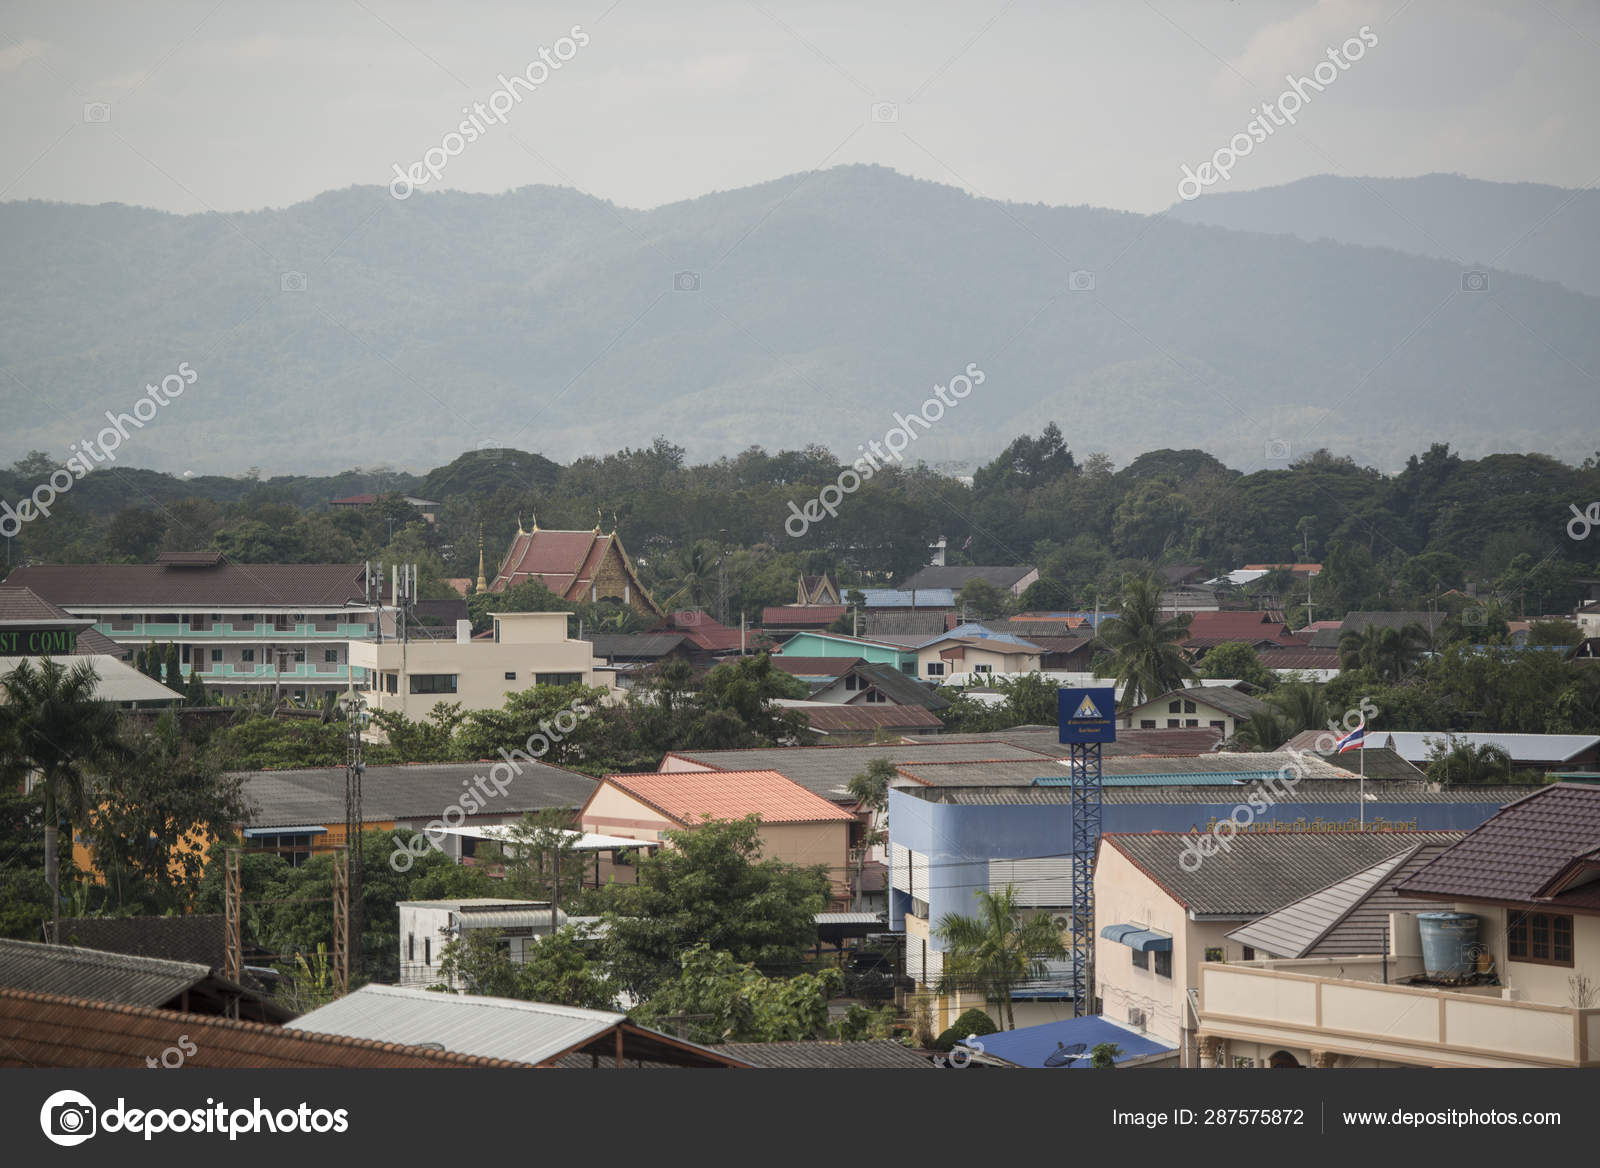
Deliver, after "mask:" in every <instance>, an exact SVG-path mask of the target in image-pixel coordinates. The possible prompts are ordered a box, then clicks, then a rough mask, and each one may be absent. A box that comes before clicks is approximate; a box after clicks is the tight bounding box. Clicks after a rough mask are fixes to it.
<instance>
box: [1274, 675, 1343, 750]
mask: <svg viewBox="0 0 1600 1168" xmlns="http://www.w3.org/2000/svg"><path fill="white" fill-rule="evenodd" d="M1265 700H1266V703H1267V704H1268V705H1269V706H1272V707H1273V708H1274V709H1275V710H1277V711H1278V713H1280V714H1282V715H1283V717H1284V720H1285V721H1286V722H1287V723H1288V726H1289V734H1290V736H1291V737H1293V736H1294V735H1296V734H1298V733H1300V732H1301V731H1302V730H1315V729H1318V728H1319V727H1321V726H1322V725H1323V723H1325V722H1326V721H1327V720H1328V696H1327V694H1325V693H1324V692H1323V689H1322V687H1321V686H1320V685H1317V684H1316V683H1314V682H1309V681H1286V682H1284V683H1283V684H1282V685H1280V686H1278V688H1277V689H1275V690H1273V691H1272V692H1271V693H1270V694H1268V695H1267V696H1266V699H1265Z"/></svg>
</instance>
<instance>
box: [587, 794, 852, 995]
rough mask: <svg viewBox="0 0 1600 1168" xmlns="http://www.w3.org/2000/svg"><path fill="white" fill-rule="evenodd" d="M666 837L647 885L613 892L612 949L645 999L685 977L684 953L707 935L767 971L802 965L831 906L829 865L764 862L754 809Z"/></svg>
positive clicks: (643, 876)
mask: <svg viewBox="0 0 1600 1168" xmlns="http://www.w3.org/2000/svg"><path fill="white" fill-rule="evenodd" d="M665 838H666V843H667V844H668V846H667V847H665V848H663V849H662V850H660V851H659V852H657V853H656V854H655V855H654V856H651V857H650V858H648V859H646V860H644V861H642V862H641V863H640V865H639V879H638V883H636V884H629V885H610V886H608V889H607V890H606V891H607V894H608V900H609V905H608V911H607V912H606V920H607V921H608V922H609V930H608V932H607V935H606V946H607V952H608V956H609V957H610V959H611V961H612V964H613V968H614V969H615V970H616V971H617V974H618V976H619V977H620V978H621V979H622V981H623V983H624V985H626V986H627V987H628V989H629V990H631V991H633V992H634V993H635V994H639V995H641V996H643V995H645V994H647V993H648V992H649V991H651V990H652V989H653V988H654V987H655V986H656V985H657V984H658V983H659V982H660V981H661V980H662V979H664V978H670V977H672V976H675V972H676V971H677V970H678V969H679V968H680V966H679V962H680V958H681V956H682V954H683V953H684V951H685V950H687V949H689V948H691V947H692V946H693V945H695V944H697V943H701V942H704V943H705V944H707V945H712V946H715V947H716V948H717V949H718V950H726V951H727V952H729V953H731V954H732V956H733V960H734V961H736V962H739V963H741V964H743V963H753V964H755V965H757V966H759V967H761V968H762V969H764V970H778V969H784V970H787V969H793V968H797V967H798V966H799V962H800V959H801V955H802V954H803V953H804V951H805V950H806V949H809V948H810V947H811V946H812V945H814V944H815V943H816V936H817V926H816V920H815V917H816V914H817V913H819V912H821V911H822V910H823V909H824V908H826V907H827V902H828V895H829V885H830V882H829V878H828V873H827V871H826V869H824V868H822V867H813V868H797V867H794V866H792V865H790V864H785V863H783V862H781V861H779V860H764V859H762V858H761V847H762V845H761V836H760V821H759V819H758V818H757V817H756V816H754V815H752V816H748V817H746V818H744V819H737V820H707V821H706V822H705V823H704V824H702V825H701V826H699V827H695V828H692V829H688V830H685V831H669V832H667V833H665Z"/></svg>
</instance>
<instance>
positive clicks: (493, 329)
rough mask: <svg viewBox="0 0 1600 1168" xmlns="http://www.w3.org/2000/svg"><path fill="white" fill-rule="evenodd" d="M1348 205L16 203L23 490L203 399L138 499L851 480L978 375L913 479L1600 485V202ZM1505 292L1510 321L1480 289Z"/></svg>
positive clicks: (5, 327) (766, 197) (780, 191)
mask: <svg viewBox="0 0 1600 1168" xmlns="http://www.w3.org/2000/svg"><path fill="white" fill-rule="evenodd" d="M1346 181H1347V180H1326V181H1324V180H1306V181H1305V182H1304V183H1299V184H1291V185H1290V186H1288V187H1283V188H1275V189H1274V190H1272V191H1264V192H1260V191H1258V192H1251V193H1248V194H1233V193H1218V194H1207V195H1206V196H1204V197H1202V198H1201V199H1199V200H1196V202H1195V203H1193V204H1186V205H1183V206H1180V207H1177V208H1174V209H1172V210H1171V211H1169V212H1167V213H1165V214H1161V215H1156V216H1143V215H1136V214H1131V213H1126V212H1119V211H1111V210H1104V209H1099V208H1093V207H1087V206H1045V205H1040V204H1035V205H1025V204H1014V203H1001V202H997V201H993V200H988V199H982V198H977V197H974V196H972V195H969V194H967V193H965V192H963V191H960V190H957V189H955V188H952V187H948V186H943V185H940V184H937V183H932V182H927V181H923V180H917V179H911V178H907V177H905V176H902V175H899V174H897V173H895V172H893V171H890V170H887V169H884V168H881V167H875V166H844V167H839V168H835V169H831V170H823V171H817V172H812V173H807V174H799V175H793V176H789V177H787V178H783V179H778V180H775V181H773V182H768V183H764V184H760V185H758V186H753V187H748V188H743V189H739V190H732V191H720V192H715V193H712V194H708V195H705V196H702V197H700V198H697V199H693V200H690V201H687V202H682V203H675V204H670V205H667V206H663V207H658V208H655V209H651V210H634V209H629V208H623V207H619V206H616V205H614V204H612V203H610V202H607V201H604V200H601V199H596V198H592V197H590V196H587V195H584V194H581V193H579V192H576V191H573V190H570V189H564V188H552V187H527V188H523V189H519V190H516V191H511V192H508V193H505V194H500V195H474V194H464V193H456V192H424V191H418V192H416V193H414V194H413V195H412V196H411V197H410V198H408V199H405V200H397V199H395V198H393V197H391V195H390V194H389V192H388V191H387V190H386V189H384V188H379V187H365V188H361V187H357V188H349V189H346V190H342V191H334V192H329V193H326V194H323V195H321V196H319V197H317V198H316V199H313V200H311V201H309V202H306V203H302V204H299V205H296V206H292V207H288V208H283V209H276V210H263V211H255V212H250V213H238V214H216V213H208V214H197V215H188V216H179V215H172V214H167V213H163V212H157V211H151V210H145V209H140V208H135V207H129V206H124V205H120V204H104V205H99V206H78V205H67V204H55V203H41V202H13V203H6V204H0V257H3V260H4V264H5V267H6V270H7V271H10V272H11V273H12V277H11V279H10V280H8V281H6V282H5V284H4V285H3V286H0V374H3V376H0V386H3V387H4V388H3V391H0V392H3V394H4V398H3V400H4V401H5V402H6V406H7V421H8V425H7V427H6V434H7V442H6V443H5V448H4V449H3V450H0V458H5V457H6V456H7V455H9V457H10V458H11V459H15V458H18V457H20V456H21V455H22V454H24V453H25V452H27V451H28V450H30V449H42V450H45V451H47V452H48V453H50V454H52V455H53V456H59V457H60V459H61V460H62V461H63V462H64V461H65V460H66V459H67V458H68V457H69V455H70V453H71V451H70V449H69V444H70V443H72V442H73V441H76V440H81V439H83V438H86V437H87V438H93V437H94V436H95V434H96V432H97V431H99V430H101V429H102V428H103V427H105V426H106V425H107V421H106V418H105V414H106V412H107V411H111V412H112V413H113V414H115V413H118V412H122V411H127V410H129V409H130V408H131V406H132V404H133V403H134V401H136V400H137V399H138V398H139V397H140V396H142V395H143V394H144V392H145V386H146V385H147V384H151V383H157V384H158V383H159V382H160V380H161V378H162V377H164V376H165V375H167V374H169V373H172V372H174V370H176V369H177V367H178V365H179V363H180V362H185V363H187V364H188V366H190V367H191V368H192V369H193V370H194V371H195V373H196V374H197V380H196V382H195V384H194V385H192V386H191V387H189V389H188V390H187V391H186V392H185V393H184V394H183V396H182V397H181V398H175V399H173V400H172V401H171V403H170V404H168V405H165V406H163V407H162V408H161V409H160V410H159V411H158V412H157V414H156V415H155V417H153V418H152V419H150V420H149V421H148V423H147V424H146V425H144V426H143V427H142V428H139V429H136V430H134V431H133V432H132V433H131V434H130V436H129V437H128V438H127V440H126V441H125V442H123V444H122V447H121V449H120V450H119V451H118V452H117V458H118V461H119V463H120V464H122V465H138V466H149V467H156V468H160V469H166V470H171V471H174V472H177V473H182V472H184V471H193V472H195V473H197V474H200V473H220V474H232V473H239V472H243V471H245V470H246V469H247V468H249V467H252V466H255V467H260V468H261V469H262V470H263V471H264V472H265V473H267V474H273V473H291V472H308V471H317V472H324V473H326V472H327V471H329V470H330V469H333V468H342V467H349V466H353V465H358V464H365V465H369V466H370V465H373V464H378V463H386V464H389V465H392V466H396V467H401V468H418V467H427V466H433V465H441V464H444V463H447V462H449V461H450V460H451V459H452V458H454V457H455V456H457V455H458V454H460V453H461V452H462V451H463V450H470V449H472V448H474V447H480V446H481V447H502V446H510V447H517V448H520V449H524V450H537V451H539V452H541V453H542V454H544V455H547V456H549V457H551V458H555V459H558V460H561V461H567V460H570V459H571V458H573V457H577V456H580V455H583V454H592V453H601V452H606V451H611V450H615V449H618V448H620V447H623V446H630V445H631V446H642V445H646V444H648V443H649V442H650V441H651V439H652V438H653V437H655V436H656V435H665V436H667V437H668V438H670V439H671V440H672V441H674V442H677V443H679V444H681V445H683V446H685V447H687V449H688V451H689V454H690V456H691V458H707V457H713V458H714V457H716V456H718V455H722V454H729V455H731V454H734V453H737V452H738V451H739V450H740V449H743V448H744V447H747V446H750V445H753V444H756V445H761V446H764V447H766V448H767V449H769V450H776V449H780V448H799V447H802V446H805V445H807V444H811V443H820V444H823V445H826V446H828V447H829V448H830V449H832V450H833V451H834V453H835V454H837V455H839V456H840V457H841V458H853V457H855V456H856V455H857V453H858V450H859V448H861V447H865V446H866V445H867V444H868V443H870V442H872V441H874V440H876V441H880V442H881V441H882V440H883V439H884V437H885V435H886V433H887V432H889V431H890V430H891V429H893V428H895V427H896V426H897V425H898V424H899V421H898V419H897V415H899V417H900V418H903V417H904V416H905V415H906V414H908V413H910V412H913V411H916V410H918V409H920V408H921V406H922V403H923V402H924V400H925V399H927V398H929V397H930V396H931V395H932V393H933V387H934V386H935V385H936V384H938V385H945V384H948V383H949V381H950V378H951V377H953V376H954V375H956V374H958V373H961V372H962V371H964V370H965V369H966V368H967V367H968V365H975V366H976V367H977V368H978V369H979V370H981V371H982V373H983V374H984V377H983V379H982V381H981V383H979V384H977V385H976V386H975V387H974V389H973V390H972V392H971V394H970V395H969V396H967V397H965V398H963V399H962V400H960V402H959V404H958V405H956V406H954V407H952V408H949V409H947V410H945V416H944V417H943V418H942V419H941V420H939V421H937V422H935V423H934V424H932V425H931V426H930V427H928V428H927V429H926V431H923V430H922V429H921V428H920V427H913V428H912V429H913V432H914V433H916V434H917V437H916V439H915V441H913V442H911V443H910V444H909V447H908V449H907V450H906V457H907V458H908V459H919V458H920V459H923V460H926V461H928V462H931V463H944V464H949V463H956V464H961V463H962V462H964V461H970V460H973V459H977V458H988V457H991V456H992V453H993V451H994V450H995V449H998V448H1000V447H1001V446H1003V445H1004V444H1005V443H1006V442H1007V441H1009V439H1010V438H1012V437H1014V436H1015V435H1017V434H1021V433H1037V432H1038V431H1039V430H1040V429H1041V428H1042V427H1043V426H1044V425H1045V424H1046V423H1047V422H1049V421H1052V420H1054V421H1056V422H1057V423H1058V424H1059V425H1060V426H1061V428H1062V430H1063V432H1064V433H1065V434H1066V437H1067V441H1068V443H1069V445H1070V446H1071V447H1072V449H1073V450H1074V451H1076V452H1078V453H1079V454H1080V455H1081V454H1084V453H1087V452H1090V451H1095V450H1103V451H1105V452H1107V453H1108V454H1110V455H1111V457H1112V458H1113V459H1115V460H1117V461H1118V462H1119V463H1122V462H1126V461H1127V460H1128V459H1131V458H1132V457H1133V456H1135V455H1136V454H1138V453H1139V452H1141V451H1144V450H1150V449H1156V448H1161V447H1184V448H1203V449H1205V450H1208V451H1210V452H1211V453H1213V454H1215V455H1217V456H1218V457H1219V458H1221V459H1223V461H1225V462H1227V463H1229V464H1230V465H1234V466H1238V467H1241V468H1243V469H1252V468H1256V467H1260V466H1271V465H1283V464H1285V463H1286V462H1287V461H1288V460H1290V459H1292V458H1296V457H1299V456H1300V455H1302V454H1304V453H1308V452H1309V451H1311V450H1313V449H1316V448H1318V447H1327V448H1330V449H1333V450H1334V451H1336V452H1339V453H1349V454H1351V455H1353V456H1354V457H1355V458H1356V459H1357V461H1359V462H1362V463H1364V464H1368V465H1373V466H1376V467H1378V468H1379V469H1382V470H1391V471H1392V470H1395V469H1397V468H1398V465H1399V462H1400V461H1401V460H1403V459H1404V457H1406V456H1407V455H1409V454H1411V453H1413V452H1414V451H1416V450H1418V449H1421V448H1425V447H1426V446H1427V445H1428V444H1429V443H1432V442H1449V443H1451V444H1452V445H1453V446H1455V447H1456V448H1458V449H1460V450H1461V451H1462V452H1463V453H1466V454H1474V455H1476V454H1483V453H1489V452H1493V451H1506V450H1542V451H1544V452H1546V453H1550V454H1554V455H1557V456H1560V457H1566V458H1578V457H1581V456H1583V455H1587V454H1590V453H1593V451H1594V446H1595V442H1594V439H1593V431H1592V429H1590V428H1589V427H1587V426H1585V425H1584V424H1583V423H1582V421H1581V419H1582V418H1583V417H1584V416H1587V415H1588V414H1589V413H1590V412H1592V409H1593V403H1594V400H1595V382H1594V376H1593V373H1594V372H1595V371H1600V299H1597V298H1596V297H1595V296H1594V295H1590V294H1587V293H1592V292H1595V291H1596V290H1597V289H1596V287H1595V274H1594V271H1593V268H1592V265H1591V266H1588V267H1587V269H1586V261H1585V258H1584V257H1586V256H1588V255H1591V254H1592V253H1593V251H1594V248H1595V243H1596V239H1597V232H1596V231H1595V229H1594V224H1595V218H1594V216H1595V211H1594V204H1593V201H1592V196H1590V195H1587V194H1585V195H1582V196H1581V197H1578V198H1572V197H1571V196H1573V195H1574V194H1575V192H1557V191H1555V189H1554V188H1529V189H1528V190H1526V191H1525V190H1524V188H1523V187H1520V186H1519V187H1516V188H1514V191H1515V192H1519V193H1521V196H1522V197H1520V198H1509V196H1507V197H1504V198H1500V199H1499V201H1498V202H1497V201H1496V197H1497V196H1498V195H1500V194H1503V193H1501V192H1490V191H1487V190H1486V189H1485V188H1491V187H1498V186H1499V185H1501V184H1487V183H1476V182H1473V181H1472V180H1464V179H1454V178H1450V177H1449V176H1427V177H1425V178H1419V179H1405V180H1392V181H1389V180H1385V182H1384V183H1383V185H1382V186H1381V188H1380V189H1381V191H1382V192H1383V193H1384V197H1385V199H1386V201H1387V202H1389V203H1391V204H1393V205H1394V206H1395V207H1397V208H1399V210H1398V211H1397V214H1398V215H1400V219H1399V222H1400V223H1401V224H1402V226H1404V225H1405V224H1408V223H1414V224H1419V225H1420V226H1421V227H1422V228H1424V229H1425V232H1424V234H1423V235H1421V236H1416V237H1408V236H1405V235H1404V233H1403V232H1402V231H1401V230H1400V228H1397V227H1395V226H1394V224H1392V223H1391V224H1388V225H1387V226H1386V225H1385V222H1384V221H1383V219H1382V217H1381V216H1377V215H1376V214H1372V215H1366V214H1363V213H1361V212H1359V211H1356V210H1351V209H1350V208H1349V207H1348V206H1347V204H1346V203H1341V199H1342V198H1344V197H1345V195H1346V194H1347V193H1348V192H1350V191H1352V190H1355V191H1359V190H1360V186H1359V185H1357V186H1355V187H1351V186H1342V185H1341V183H1345V182H1346ZM1348 181H1350V182H1355V183H1357V184H1372V183H1374V182H1376V181H1377V180H1348ZM1552 192H1553V193H1552ZM1563 200H1565V202H1563ZM1376 205H1378V206H1381V205H1382V202H1381V201H1380V202H1378V203H1377V204H1376ZM1552 206H1554V207H1555V209H1554V212H1553V213H1550V208H1551V207H1552ZM1341 208H1344V210H1341ZM1540 208H1544V209H1545V215H1544V218H1543V220H1542V221H1540V225H1539V226H1538V227H1537V229H1536V230H1534V232H1533V233H1532V234H1531V235H1528V234H1527V233H1526V227H1527V224H1528V222H1529V220H1530V217H1531V218H1533V219H1537V218H1538V213H1539V209H1540ZM1430 236H1431V237H1436V238H1438V239H1439V240H1443V241H1446V243H1445V244H1444V245H1442V246H1440V247H1439V248H1438V249H1437V254H1430V253H1429V252H1428V250H1427V246H1425V245H1428V237H1430ZM1419 239H1420V242H1419ZM1519 239H1520V242H1515V245H1514V246H1512V247H1510V249H1509V250H1508V251H1507V250H1505V246H1506V241H1517V240H1519ZM1497 248H1499V249H1500V251H1499V252H1497V250H1496V249H1497ZM1502 253H1503V254H1502ZM1480 265H1481V266H1483V267H1484V270H1485V271H1486V272H1487V273H1488V274H1487V280H1486V281H1484V282H1486V283H1487V287H1485V288H1479V287H1478V286H1477V284H1476V283H1469V280H1468V279H1467V276H1466V272H1465V271H1464V269H1466V268H1471V267H1476V266H1480Z"/></svg>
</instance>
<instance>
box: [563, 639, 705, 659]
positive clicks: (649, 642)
mask: <svg viewBox="0 0 1600 1168" xmlns="http://www.w3.org/2000/svg"><path fill="white" fill-rule="evenodd" d="M584 640H586V641H588V642H590V643H591V644H592V645H594V655H595V656H596V657H605V658H611V657H652V658H653V657H665V656H666V655H667V654H668V653H670V652H672V651H673V650H674V649H676V648H677V647H678V646H679V645H681V644H683V642H684V640H685V637H684V635H683V634H682V633H591V634H590V635H589V636H587V637H585V638H584Z"/></svg>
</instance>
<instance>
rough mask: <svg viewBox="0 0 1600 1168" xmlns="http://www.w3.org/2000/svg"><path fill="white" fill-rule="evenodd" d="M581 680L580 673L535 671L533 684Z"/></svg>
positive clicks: (571, 683)
mask: <svg viewBox="0 0 1600 1168" xmlns="http://www.w3.org/2000/svg"><path fill="white" fill-rule="evenodd" d="M582 680H583V674H581V673H535V674H534V675H533V684H534V685H576V684H577V683H578V682H580V681H582ZM450 692H451V693H455V692H456V690H455V685H454V683H452V684H451V687H450Z"/></svg>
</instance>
